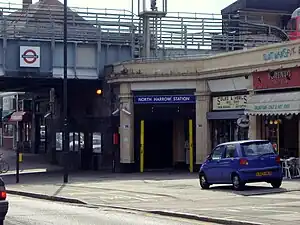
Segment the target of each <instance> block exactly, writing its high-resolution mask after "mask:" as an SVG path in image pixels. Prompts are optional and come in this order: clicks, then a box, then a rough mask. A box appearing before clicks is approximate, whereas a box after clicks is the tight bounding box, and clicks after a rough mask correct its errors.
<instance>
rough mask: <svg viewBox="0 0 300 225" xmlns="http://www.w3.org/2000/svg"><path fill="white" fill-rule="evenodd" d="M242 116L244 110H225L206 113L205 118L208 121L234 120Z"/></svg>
mask: <svg viewBox="0 0 300 225" xmlns="http://www.w3.org/2000/svg"><path fill="white" fill-rule="evenodd" d="M242 115H244V110H231V111H230V110H227V111H215V112H208V113H207V114H206V117H207V119H208V120H235V119H238V118H240V117H241V116H242Z"/></svg>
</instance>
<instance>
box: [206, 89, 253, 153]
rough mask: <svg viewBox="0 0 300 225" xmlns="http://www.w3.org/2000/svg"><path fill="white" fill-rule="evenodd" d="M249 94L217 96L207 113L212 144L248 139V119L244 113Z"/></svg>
mask: <svg viewBox="0 0 300 225" xmlns="http://www.w3.org/2000/svg"><path fill="white" fill-rule="evenodd" d="M248 97H249V95H248V94H244V95H230V96H217V97H213V99H212V111H211V112H208V113H207V119H208V120H209V121H210V124H211V128H212V129H211V130H212V135H211V138H212V145H213V147H215V146H216V145H218V144H220V143H224V142H228V141H237V140H245V139H248V127H249V120H248V118H247V116H245V115H244V110H245V107H246V104H247V100H248Z"/></svg>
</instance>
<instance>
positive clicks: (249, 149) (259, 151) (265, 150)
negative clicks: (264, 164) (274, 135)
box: [241, 141, 276, 156]
mask: <svg viewBox="0 0 300 225" xmlns="http://www.w3.org/2000/svg"><path fill="white" fill-rule="evenodd" d="M241 150H242V152H243V155H244V156H260V155H265V154H276V152H275V150H274V148H273V146H272V144H271V143H270V142H257V141H256V142H247V143H242V144H241Z"/></svg>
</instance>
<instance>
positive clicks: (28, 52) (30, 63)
mask: <svg viewBox="0 0 300 225" xmlns="http://www.w3.org/2000/svg"><path fill="white" fill-rule="evenodd" d="M40 51H41V50H40V47H37V46H34V47H33V46H20V67H34V68H39V67H40V58H41V57H40Z"/></svg>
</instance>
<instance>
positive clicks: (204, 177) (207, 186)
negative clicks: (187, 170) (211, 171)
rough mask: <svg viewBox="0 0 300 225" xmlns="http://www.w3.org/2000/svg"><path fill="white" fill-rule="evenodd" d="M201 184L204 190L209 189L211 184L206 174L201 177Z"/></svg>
mask: <svg viewBox="0 0 300 225" xmlns="http://www.w3.org/2000/svg"><path fill="white" fill-rule="evenodd" d="M199 182H200V186H201V188H202V189H208V188H209V186H210V184H209V183H208V182H207V179H206V176H205V174H204V173H201V174H200V175H199Z"/></svg>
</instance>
